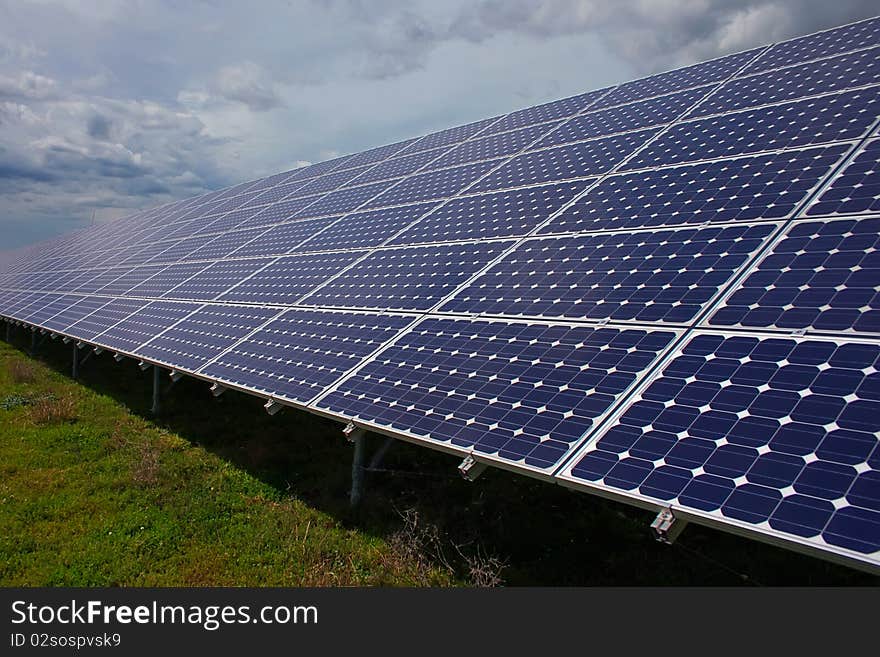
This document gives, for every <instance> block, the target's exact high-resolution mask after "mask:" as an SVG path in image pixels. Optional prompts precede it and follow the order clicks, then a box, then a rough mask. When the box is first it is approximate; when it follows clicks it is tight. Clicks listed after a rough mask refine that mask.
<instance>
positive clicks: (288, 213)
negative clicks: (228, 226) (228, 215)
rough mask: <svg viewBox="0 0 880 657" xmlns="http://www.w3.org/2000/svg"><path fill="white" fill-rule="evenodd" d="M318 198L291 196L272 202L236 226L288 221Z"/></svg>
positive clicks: (251, 226) (254, 225)
mask: <svg viewBox="0 0 880 657" xmlns="http://www.w3.org/2000/svg"><path fill="white" fill-rule="evenodd" d="M319 198H321V197H320V196H308V197H305V198H292V199H287V200H284V201H279V202H278V203H273V204H272V205H269V206H267V207H265V208H264V209H263V210H261V211H260V212H259V213H257V214H255V215H254V216H253V217H251V218H250V219H248V220H247V221H245V222H243V223H241V224H240V225H239V226H238V227H239V228H257V227H259V226H269V225H270V224H280V223H282V222H284V221H290V220H291V219H293V218H294V217H296V216H297V215H298V213H299V212H301V211H302V210H303V209H305V208H307V207H308V206H310V205H311V204H312V203H314V202H315V201H317V200H318V199H319Z"/></svg>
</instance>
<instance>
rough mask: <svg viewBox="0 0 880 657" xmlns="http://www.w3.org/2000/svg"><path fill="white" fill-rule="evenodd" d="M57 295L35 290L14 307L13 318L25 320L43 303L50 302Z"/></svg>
mask: <svg viewBox="0 0 880 657" xmlns="http://www.w3.org/2000/svg"><path fill="white" fill-rule="evenodd" d="M56 296H57V295H55V294H51V293H44V292H35V293H33V295H31V296H28V297H27V298H26V299H24V300H22V301H21V302H20V303H18V304H17V305H16V307H15V318H16V319H20V320H22V321H27V319H28V317H30V316H31V315H33V314H34V313H36V312H38V311H39V310H40V308H42V307H43V306H44V305H45V304H47V303H50V302H51V301H52V299H54V298H56Z"/></svg>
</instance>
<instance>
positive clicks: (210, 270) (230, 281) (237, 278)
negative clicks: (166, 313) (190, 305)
mask: <svg viewBox="0 0 880 657" xmlns="http://www.w3.org/2000/svg"><path fill="white" fill-rule="evenodd" d="M270 262H271V259H266V258H259V259H255V260H228V261H225V262H215V263H214V264H213V265H211V266H209V267H206V268H205V269H203V270H201V271H200V272H199V273H198V274H196V275H195V276H192V277H190V278H189V279H187V280H185V281H183V282H182V283H181V284H180V285H178V286H177V287H175V288H173V289H171V290H170V291H168V292H167V293H165V294H164V295H163V297H164V298H166V299H181V300H184V301H187V300H197V301H209V300H211V299H214V298H217V297H219V296H220V295H221V294H223V293H224V292H225V291H226V290H228V289H229V288H231V287H233V286H234V285H236V284H238V283H241V281H242V280H244V279H245V278H247V277H248V276H250V275H252V274H253V273H254V272H256V271H257V270H258V269H261V268H262V267H265V266H266V265H267V264H269V263H270Z"/></svg>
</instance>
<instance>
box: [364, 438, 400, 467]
mask: <svg viewBox="0 0 880 657" xmlns="http://www.w3.org/2000/svg"><path fill="white" fill-rule="evenodd" d="M393 444H394V438H391V437H388V438H386V439H385V442H384V443H382V446H381V447H379V449H377V450H376V453H375V454H373V458H371V459H370V464H369V465H368V466H367V470H368V471H369V470H375V469H376V468H378V467H379V466H380V465H382V460H383V459H384V458H385V454H387V453H388V450H389V449H391V446H392V445H393Z"/></svg>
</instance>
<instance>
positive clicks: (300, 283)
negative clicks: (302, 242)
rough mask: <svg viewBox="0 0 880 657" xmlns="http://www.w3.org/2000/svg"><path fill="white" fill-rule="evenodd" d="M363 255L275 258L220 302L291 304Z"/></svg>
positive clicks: (311, 255)
mask: <svg viewBox="0 0 880 657" xmlns="http://www.w3.org/2000/svg"><path fill="white" fill-rule="evenodd" d="M363 254H364V252H363V251H347V252H345V253H316V254H309V255H293V256H286V257H284V258H278V259H277V260H276V261H275V262H273V263H272V264H271V265H269V266H268V267H266V268H265V269H263V270H261V271H260V272H258V273H256V274H254V275H253V276H251V277H250V278H248V279H246V280H244V281H242V282H241V284H240V285H237V286H236V287H233V288H232V289H230V290H229V291H228V292H226V294H224V295H223V296H221V297H220V301H228V302H236V301H239V302H245V303H267V304H294V303H296V302H297V300H298V299H300V298H301V297H302V296H303V295H304V294H306V293H308V292H310V291H311V290H313V289H314V288H315V287H316V286H318V285H320V284H321V283H323V282H324V281H326V280H327V279H329V278H330V277H331V276H333V275H334V274H336V273H338V272H339V271H340V270H342V269H344V268H345V267H347V266H348V265H350V264H351V263H352V262H354V261H355V260H357V259H358V258H359V257H361V256H362V255H363Z"/></svg>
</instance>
